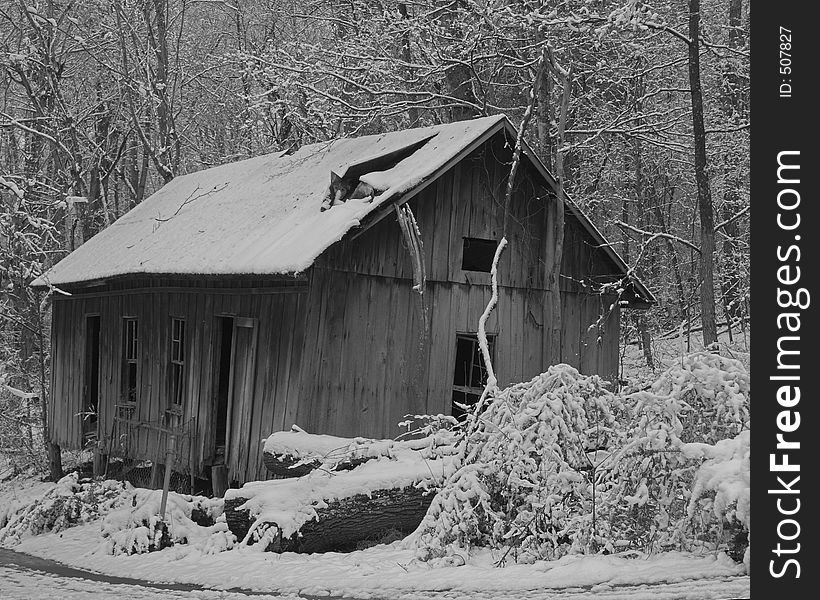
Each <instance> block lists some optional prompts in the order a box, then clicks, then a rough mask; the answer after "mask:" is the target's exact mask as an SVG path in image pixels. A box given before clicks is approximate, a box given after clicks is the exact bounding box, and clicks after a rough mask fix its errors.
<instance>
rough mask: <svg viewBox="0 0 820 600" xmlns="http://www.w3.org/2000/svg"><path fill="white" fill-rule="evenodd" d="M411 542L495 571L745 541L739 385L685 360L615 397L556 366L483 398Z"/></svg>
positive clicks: (743, 402) (594, 381)
mask: <svg viewBox="0 0 820 600" xmlns="http://www.w3.org/2000/svg"><path fill="white" fill-rule="evenodd" d="M475 423H476V426H475V427H472V428H470V429H469V430H468V431H467V433H466V439H465V440H463V441H462V444H461V447H460V455H459V457H458V458H459V462H458V463H457V464H458V467H457V469H456V470H455V472H454V474H453V475H452V476H451V477H449V478H448V479H447V480H446V482H445V484H444V485H443V487H442V489H441V490H440V492H439V494H438V495H437V497H436V498H435V499H434V501H433V503H432V505H431V507H430V510H429V511H428V513H427V515H426V517H425V520H424V521H423V522H422V525H421V526H420V527H419V529H418V530H417V532H416V535H415V536H414V538H413V542H414V543H415V544H416V547H417V549H418V555H419V557H420V558H422V559H424V560H430V559H445V561H446V560H447V559H448V557H453V556H456V555H459V556H461V555H463V553H464V552H465V551H466V552H469V550H470V548H471V547H473V546H484V547H490V548H493V549H495V550H497V551H499V557H501V558H502V561H503V560H507V559H514V560H516V561H525V560H533V559H553V558H558V557H560V556H562V555H564V554H568V553H575V552H594V551H604V552H614V551H617V550H626V549H639V550H644V551H650V552H651V551H657V550H693V549H703V548H709V549H714V550H726V551H728V552H730V553H732V555H733V556H735V557H736V559H740V557H741V556H743V555H744V553H745V554H746V556H745V558H744V560H746V561H748V553H747V552H746V545H747V544H748V534H749V462H748V460H749V449H748V439H749V437H748V436H749V426H750V419H749V375H748V372H747V371H746V369H745V367H744V366H743V365H742V363H740V362H739V361H736V360H733V359H729V358H725V357H721V356H718V355H715V354H710V353H697V354H693V355H689V356H687V357H684V358H683V359H682V360H681V363H680V364H679V365H677V366H675V367H673V368H671V369H668V370H667V371H665V372H664V373H663V374H662V375H661V376H660V377H659V379H658V380H657V381H656V382H655V383H654V384H653V385H651V386H650V387H649V389H647V390H644V391H642V392H638V393H635V394H630V395H628V396H626V397H619V396H616V395H614V394H612V393H611V392H609V391H608V390H607V389H606V388H605V387H604V386H603V382H602V381H601V380H600V378H598V377H596V376H592V377H587V376H584V375H581V374H579V373H578V371H577V370H575V369H573V368H572V367H569V366H567V365H557V366H554V367H550V369H549V370H548V371H547V372H546V373H543V374H541V375H539V376H538V377H535V378H534V379H532V380H531V381H529V382H527V383H521V384H517V385H513V386H511V387H509V388H507V389H505V390H503V391H501V392H496V393H495V395H494V396H493V397H489V398H488V399H487V404H486V408H485V409H484V410H483V411H482V412H481V414H480V415H478V416H477V420H476V421H475Z"/></svg>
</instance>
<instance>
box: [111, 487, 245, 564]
mask: <svg viewBox="0 0 820 600" xmlns="http://www.w3.org/2000/svg"><path fill="white" fill-rule="evenodd" d="M161 503H162V490H148V489H143V488H134V489H133V493H132V494H131V497H130V501H129V502H128V503H127V504H126V505H125V506H123V507H122V508H120V509H118V510H116V511H112V512H111V513H109V514H108V515H107V516H106V517H105V518H104V519H103V522H102V525H101V528H102V537H103V542H102V544H101V545H100V547H99V548H98V551H101V552H104V553H106V554H114V555H119V554H140V553H143V552H150V551H153V550H161V549H162V548H166V547H168V546H172V545H175V544H189V543H195V544H196V543H201V544H202V547H203V548H206V549H207V551H208V552H214V551H220V550H217V548H224V549H229V548H230V547H232V546H233V542H234V540H233V539H231V534H230V532H228V531H227V526H226V525H225V524H224V519H223V521H222V522H221V524H220V523H216V522H215V521H216V519H217V517H218V516H220V515H221V514H222V500H220V499H213V500H212V499H208V498H205V497H203V496H189V495H187V494H177V493H175V492H168V499H167V502H166V507H165V518H164V519H160V516H159V515H160V507H161ZM194 519H197V520H198V521H200V522H199V523H197V522H196V521H195V520H194ZM212 534H214V535H215V537H216V538H220V539H214V540H210V539H209V538H210V537H211V535H212Z"/></svg>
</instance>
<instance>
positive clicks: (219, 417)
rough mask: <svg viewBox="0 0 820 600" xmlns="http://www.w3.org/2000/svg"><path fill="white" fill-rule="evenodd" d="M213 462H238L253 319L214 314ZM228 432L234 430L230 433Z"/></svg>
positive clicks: (247, 409) (251, 368)
mask: <svg viewBox="0 0 820 600" xmlns="http://www.w3.org/2000/svg"><path fill="white" fill-rule="evenodd" d="M217 335H218V337H219V340H218V344H217V352H216V353H215V357H214V359H215V362H216V364H215V365H214V366H215V371H216V373H217V376H216V386H215V387H216V399H215V400H216V401H215V403H214V405H215V410H216V415H215V417H216V418H215V419H214V426H215V428H216V429H215V431H214V461H213V464H214V465H227V466H228V467H229V470H232V469H231V468H233V469H236V468H237V467H238V466H240V465H241V459H242V454H243V450H246V448H245V446H246V445H247V440H246V439H245V438H246V436H244V435H243V432H246V431H248V429H249V427H250V416H251V413H252V403H253V391H254V390H253V384H254V375H255V366H256V364H255V363H256V361H255V358H256V321H255V319H250V318H245V317H230V316H220V317H217ZM232 432H234V433H233V434H232Z"/></svg>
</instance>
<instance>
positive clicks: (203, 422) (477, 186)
mask: <svg viewBox="0 0 820 600" xmlns="http://www.w3.org/2000/svg"><path fill="white" fill-rule="evenodd" d="M514 143H515V130H514V128H513V126H512V125H511V123H510V122H509V121H508V120H507V119H506V118H505V117H502V116H498V117H486V118H480V119H475V120H472V121H464V122H458V123H453V124H447V125H439V126H434V127H428V128H421V129H412V130H406V131H399V132H394V133H387V134H383V135H371V136H364V137H358V138H348V139H340V140H337V141H334V142H328V143H320V144H313V145H310V146H305V147H303V148H301V149H300V150H298V151H297V152H295V153H293V154H291V155H285V154H283V153H276V154H270V155H266V156H260V157H257V158H252V159H248V160H243V161H240V162H236V163H231V164H226V165H222V166H218V167H214V168H210V169H205V170H202V171H199V172H195V173H191V174H189V175H184V176H179V177H177V178H176V179H174V180H173V181H171V182H170V183H168V184H167V185H165V186H164V187H163V188H162V189H160V190H159V191H158V192H156V193H155V194H154V195H152V196H151V197H150V198H148V199H147V200H145V201H144V202H142V203H141V204H140V205H138V206H137V207H135V208H134V209H133V210H131V211H130V212H129V213H127V214H126V215H124V216H123V217H122V218H120V219H119V220H118V221H116V222H115V223H114V224H112V225H111V226H109V227H108V228H107V229H105V230H103V231H102V232H100V233H99V234H97V235H96V236H94V237H92V238H91V239H90V240H89V241H88V242H86V243H85V244H84V245H83V246H81V247H79V248H78V249H77V250H75V251H74V252H73V253H71V254H70V255H68V256H67V257H65V258H64V259H63V260H62V261H60V262H59V263H58V264H56V265H55V266H54V267H53V268H52V269H51V270H49V271H48V272H47V273H45V274H44V275H43V276H42V277H41V278H39V279H38V280H37V281H36V282H35V283H34V285H35V286H39V287H51V288H52V289H53V288H58V289H59V290H61V291H62V292H65V293H53V294H52V296H51V297H52V299H53V317H52V355H51V356H52V380H51V386H52V392H51V393H52V395H51V397H52V399H53V401H52V402H51V403H50V409H49V410H50V415H49V417H50V422H51V424H52V425H51V436H52V438H53V440H54V441H55V442H56V443H58V444H60V445H61V446H62V447H64V448H79V447H81V446H83V445H84V444H85V443H87V442H89V441H93V442H95V443H96V444H97V447H98V448H99V449H100V450H101V452H102V453H113V452H114V449H115V447H122V446H123V445H127V447H128V453H129V455H130V456H131V457H134V458H138V459H144V460H152V461H156V460H159V461H162V460H164V455H163V454H162V451H164V447H165V446H164V445H165V441H164V440H163V439H162V436H163V435H164V436H166V437H167V435H169V431H176V432H177V433H179V432H180V431H184V435H183V434H180V436H179V437H180V439H181V438H183V437H184V438H185V443H184V444H182V443H181V442H180V441H179V439H178V440H177V446H176V448H175V450H174V451H175V452H176V463H177V464H185V465H186V466H187V469H188V470H189V471H190V472H191V473H195V474H196V475H197V476H202V477H207V476H208V475H209V473H210V472H211V469H212V467H215V466H219V465H225V468H227V471H228V478H229V480H230V481H233V482H235V483H238V484H241V483H244V482H246V481H250V480H254V479H265V478H267V477H268V475H267V473H266V470H265V467H264V465H263V462H262V447H261V441H262V440H263V439H264V438H265V437H266V436H267V435H269V434H270V433H271V432H274V431H278V430H283V429H288V428H289V427H290V426H291V424H293V423H297V424H298V425H299V426H301V427H302V428H304V429H306V430H307V431H310V432H314V433H330V434H334V435H339V436H357V435H361V436H369V437H374V438H385V437H392V436H394V435H396V434H398V433H399V431H400V430H399V426H398V423H399V422H400V421H402V420H403V419H404V417H405V415H408V414H411V415H413V414H439V413H443V414H453V413H455V414H458V413H459V411H460V410H461V409H460V408H459V407H458V404H459V403H467V404H469V403H470V402H471V401H473V400H474V399H475V398H476V397H477V394H479V393H480V392H481V389H482V386H483V382H484V378H485V377H486V373H485V372H484V369H483V366H482V363H481V361H480V359H479V354H478V349H477V342H476V330H477V324H478V319H479V316H480V315H481V313H482V312H483V310H484V308H485V306H486V305H487V302H488V301H489V299H490V297H491V286H490V272H489V271H490V267H491V263H492V258H493V255H494V252H495V249H496V247H497V244H498V242H499V239H500V237H501V233H502V224H503V222H504V212H505V211H504V192H505V185H506V179H507V175H508V173H509V166H510V162H511V156H512V148H513V147H514ZM522 156H523V160H522V163H521V167H520V169H519V172H518V177H517V179H516V186H515V191H514V194H513V196H512V201H511V203H510V207H509V219H508V223H509V225H508V233H507V238H508V240H509V246H508V247H507V248H506V249H505V251H504V253H503V254H502V255H501V259H500V262H499V266H498V282H499V302H498V305H497V307H496V309H495V310H494V311H493V312H492V314H491V315H490V317H489V320H488V321H487V332H488V334H489V339H490V346H491V351H492V353H493V355H494V357H493V358H494V366H495V369H496V372H497V375H498V378H499V384H501V385H504V384H509V383H511V382H517V381H524V380H527V379H529V378H531V377H532V376H534V375H536V374H538V373H540V372H542V371H544V370H546V368H547V366H548V365H550V364H553V363H558V362H566V363H569V364H571V365H574V366H576V367H578V368H579V370H581V371H582V372H584V373H598V374H601V375H603V376H604V377H607V378H610V379H611V378H614V377H616V374H617V369H618V337H619V333H618V330H619V315H620V309H621V308H622V307H635V308H645V307H647V306H648V305H649V304H650V303H651V302H653V298H652V295H651V293H650V292H649V291H648V290H647V289H646V288H645V286H643V285H642V284H641V283H640V282H639V281H637V280H635V279H634V278H631V277H629V276H628V268H627V266H626V265H625V264H624V262H623V260H622V259H621V258H620V257H619V256H618V254H617V253H616V252H615V251H613V249H612V248H611V247H610V246H609V245H608V244H607V243H606V241H605V240H604V238H603V236H602V235H601V233H600V232H599V231H598V229H596V228H595V226H594V225H593V224H592V223H591V222H590V221H589V220H588V219H587V218H586V217H585V216H584V214H582V212H581V211H580V210H579V209H578V208H577V207H576V205H575V204H574V203H573V202H572V201H571V200H570V199H568V198H564V199H563V202H564V206H565V226H564V243H563V259H562V266H561V274H562V276H561V279H560V298H561V313H562V318H561V319H560V327H559V326H558V325H557V324H556V323H555V322H554V318H553V317H552V315H554V314H555V311H553V307H552V306H551V303H552V297H553V296H552V295H551V290H550V285H549V284H548V281H549V280H548V277H547V271H548V265H549V260H550V259H551V257H552V256H554V255H555V252H554V250H555V235H554V233H551V230H550V226H551V225H552V223H554V222H555V214H556V207H557V203H556V199H555V198H556V196H555V194H556V192H555V190H556V189H557V186H556V183H555V180H554V179H553V177H552V176H551V175H550V174H549V173H548V172H547V170H546V169H545V168H544V166H543V165H542V163H540V162H539V160H538V159H537V158H536V157H535V155H534V154H533V153H532V152H531V151H530V150H529V149H528V148H525V149H524V153H523V155H522ZM331 182H332V184H331ZM408 208H409V209H411V210H412V213H411V212H410V211H409V210H407V209H408ZM419 292H423V293H419ZM172 424H173V425H172ZM172 426H173V427H175V428H176V429H169V428H170V427H172ZM161 449H163V450H161Z"/></svg>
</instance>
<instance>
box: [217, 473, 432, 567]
mask: <svg viewBox="0 0 820 600" xmlns="http://www.w3.org/2000/svg"><path fill="white" fill-rule="evenodd" d="M434 496H435V491H433V490H424V489H421V488H415V487H406V488H396V489H387V490H377V491H375V492H373V493H372V494H369V495H367V494H356V495H354V496H350V497H347V498H340V499H334V500H327V501H326V502H325V506H324V507H322V508H317V509H316V515H317V517H316V519H314V520H312V521H308V522H307V523H305V524H304V525H302V527H301V528H300V529H299V531H298V532H296V533H294V534H293V535H292V536H290V537H287V538H283V537H282V536H281V535H277V536H275V537H274V538H273V539H272V540H271V541H269V542H268V544H267V546H266V547H265V550H267V551H269V552H301V553H312V552H327V551H345V550H355V549H356V548H357V546H358V545H359V544H361V543H362V542H370V541H373V542H375V541H378V540H379V539H381V538H384V536H385V534H388V533H391V532H398V533H399V534H401V535H402V536H404V535H407V534H409V533H412V532H413V531H414V530H415V529H416V528H417V527H418V526H419V524H420V523H421V521H422V519H423V518H424V515H425V514H426V513H427V509H428V507H429V506H430V503H431V502H432V501H433V497H434ZM245 501H246V499H245V498H241V497H236V498H227V499H226V500H225V520H226V521H227V523H228V527H229V528H230V530H231V532H232V533H233V534H234V535H235V536H236V537H237V539H239V540H243V539H245V537H246V536H247V534H248V531H250V528H251V525H252V521H251V517H250V515H249V513H248V511H247V510H239V506H241V505H242V504H244V503H245ZM266 525H268V526H274V527H275V526H276V524H275V523H270V524H266ZM261 527H262V529H265V526H261ZM249 543H250V540H249Z"/></svg>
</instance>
